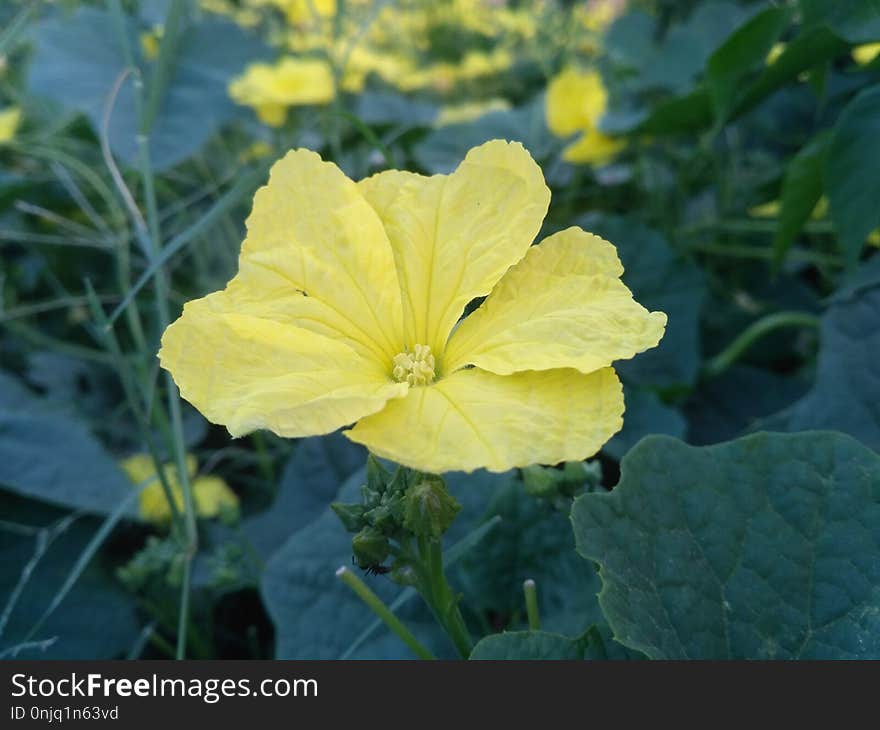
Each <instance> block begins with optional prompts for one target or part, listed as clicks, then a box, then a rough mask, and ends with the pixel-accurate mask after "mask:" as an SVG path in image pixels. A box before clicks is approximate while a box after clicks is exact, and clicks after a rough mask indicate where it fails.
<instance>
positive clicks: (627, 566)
mask: <svg viewBox="0 0 880 730" xmlns="http://www.w3.org/2000/svg"><path fill="white" fill-rule="evenodd" d="M572 522H573V524H574V531H575V537H576V540H577V545H578V550H579V551H580V553H581V554H582V555H583V556H584V557H587V558H590V559H591V560H597V561H598V562H599V563H600V575H601V576H602V584H603V587H602V593H601V594H600V596H599V602H600V604H601V606H602V610H603V611H604V613H605V617H606V619H607V620H608V623H609V625H610V626H611V628H612V629H613V631H614V636H615V638H616V639H617V640H618V641H620V642H621V643H623V644H624V645H626V646H629V647H631V648H634V649H638V650H639V651H643V652H644V653H645V654H647V655H648V656H649V657H650V658H652V659H686V658H692V659H696V658H699V659H728V658H754V659H832V658H847V659H869V658H875V659H876V658H880V457H878V456H877V454H875V453H873V452H872V451H870V450H869V449H867V448H865V447H864V446H863V445H861V444H859V443H858V442H857V441H855V440H854V439H852V438H850V437H849V436H846V435H843V434H839V433H833V432H821V431H820V432H811V433H803V434H793V435H792V434H767V433H759V434H754V435H752V436H747V437H745V438H742V439H739V440H737V441H732V442H730V443H726V444H721V445H718V446H707V447H693V446H687V445H686V444H684V443H682V442H680V441H677V440H675V439H672V438H668V437H665V436H654V437H650V438H647V439H645V440H643V441H642V442H641V443H640V444H639V445H638V446H637V447H636V448H635V449H633V450H632V451H631V452H630V453H629V454H628V455H627V456H626V458H625V459H624V460H623V464H622V465H621V479H620V483H619V484H618V485H617V487H616V488H615V489H614V490H613V491H612V492H610V493H607V494H595V493H593V494H586V495H584V496H582V497H580V498H579V499H577V500H576V501H575V504H574V507H573V509H572Z"/></svg>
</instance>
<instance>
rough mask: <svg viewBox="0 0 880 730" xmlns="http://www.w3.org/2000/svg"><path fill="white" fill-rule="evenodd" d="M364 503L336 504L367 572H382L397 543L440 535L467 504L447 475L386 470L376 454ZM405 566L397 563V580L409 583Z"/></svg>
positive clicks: (369, 467)
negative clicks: (453, 491) (449, 487)
mask: <svg viewBox="0 0 880 730" xmlns="http://www.w3.org/2000/svg"><path fill="white" fill-rule="evenodd" d="M361 495H362V500H361V502H359V503H349V504H345V503H341V502H334V503H333V504H332V505H331V507H332V508H333V511H334V512H336V514H337V516H338V517H339V519H340V521H341V522H342V524H343V525H344V526H345V529H346V530H348V531H349V532H353V533H355V534H354V537H353V538H352V552H353V554H354V559H355V562H356V563H357V564H358V566H359V567H361V568H363V569H366V570H370V569H373V570H376V569H377V568H378V567H379V566H381V565H382V563H383V562H384V561H385V560H387V559H388V557H389V556H391V555H392V554H393V553H394V549H393V544H392V543H393V542H396V543H398V544H401V543H403V542H406V541H407V540H408V539H409V538H411V537H416V538H418V537H430V538H437V539H439V538H440V537H441V536H442V535H443V533H444V532H446V530H447V529H448V528H449V526H450V525H451V524H452V521H453V520H454V519H455V516H456V514H457V513H458V511H459V510H460V509H461V506H460V505H459V504H458V502H457V501H456V500H455V498H454V497H452V496H451V495H450V494H449V493H448V492H447V491H446V485H445V484H444V483H443V479H442V478H441V477H438V476H434V475H431V474H422V473H420V472H415V471H411V470H409V469H404V468H397V469H396V470H395V471H394V472H393V473H391V472H389V471H388V470H386V469H385V468H384V467H383V466H382V465H381V464H380V463H379V462H378V461H377V460H376V459H375V458H373V457H372V456H370V457H369V459H368V460H367V483H366V484H365V485H364V486H363V488H362V489H361ZM404 568H405V566H404V565H402V564H400V561H396V562H395V566H394V569H395V576H393V577H395V578H396V579H399V580H401V581H402V582H406V580H405V570H404V571H403V572H402V573H401V574H400V575H399V576H397V575H396V574H397V573H399V572H401V570H403V569H404Z"/></svg>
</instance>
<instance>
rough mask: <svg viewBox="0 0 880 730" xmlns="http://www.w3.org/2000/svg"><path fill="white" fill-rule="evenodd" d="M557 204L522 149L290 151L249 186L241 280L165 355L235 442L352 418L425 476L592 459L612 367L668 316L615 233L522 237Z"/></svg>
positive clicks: (193, 312)
mask: <svg viewBox="0 0 880 730" xmlns="http://www.w3.org/2000/svg"><path fill="white" fill-rule="evenodd" d="M549 202H550V191H549V190H548V188H547V186H546V184H545V183H544V177H543V175H542V173H541V169H540V168H539V167H538V165H537V164H535V162H534V160H532V158H531V156H530V155H529V153H528V152H527V151H526V150H525V148H524V147H523V146H522V145H520V144H519V143H508V142H503V141H500V140H494V141H491V142H487V143H486V144H483V145H481V146H479V147H476V148H474V149H472V150H471V151H470V152H469V153H468V154H467V156H466V158H465V159H464V161H463V162H462V163H461V164H460V165H459V167H458V168H457V169H456V170H455V172H453V173H452V174H450V175H434V176H432V177H425V176H422V175H418V174H414V173H411V172H405V171H398V170H388V171H385V172H381V173H379V174H377V175H374V176H372V177H370V178H367V179H365V180H362V181H360V182H359V183H355V182H353V181H352V180H350V179H348V178H347V177H346V176H345V175H344V173H343V172H342V171H341V170H340V169H339V168H338V167H336V165H334V164H333V163H330V162H325V161H323V160H322V159H321V158H320V157H319V156H318V155H317V154H315V153H314V152H311V151H308V150H302V149H300V150H293V151H291V152H289V153H288V154H287V155H286V156H285V157H284V158H283V159H281V160H280V161H278V162H277V163H276V164H275V165H274V166H273V168H272V171H271V173H270V176H269V182H268V184H267V185H266V186H265V187H263V188H261V189H260V190H259V191H258V192H257V194H256V196H255V197H254V206H253V211H252V212H251V215H250V217H249V218H248V221H247V229H248V232H247V237H246V239H245V241H244V244H243V245H242V250H241V256H240V258H239V270H238V274H237V275H236V276H235V277H234V278H233V279H232V281H230V282H229V284H228V285H227V286H226V288H225V289H224V290H223V291H219V292H215V293H213V294H210V295H208V296H206V297H204V298H202V299H197V300H194V301H191V302H188V303H187V304H186V306H185V307H184V310H183V314H182V315H181V317H180V318H179V319H178V320H177V321H176V322H174V323H173V324H172V325H171V326H170V327H168V329H167V330H166V331H165V333H164V335H163V337H162V348H161V350H160V352H159V358H160V361H161V364H162V367H164V368H166V369H167V370H169V371H170V372H171V374H172V376H173V377H174V380H175V381H176V383H177V384H178V386H179V387H180V390H181V393H182V394H183V397H184V398H186V399H187V400H188V401H189V402H190V403H192V404H193V405H195V406H196V407H197V408H198V409H199V410H200V411H201V412H202V413H203V414H205V416H206V417H207V418H208V419H209V420H211V421H212V422H214V423H222V424H225V425H226V427H227V428H228V429H229V431H230V433H231V434H232V435H233V436H241V435H244V434H246V433H249V432H251V431H253V430H255V429H260V428H267V429H270V430H271V431H273V432H275V433H276V434H278V435H280V436H284V437H301V436H309V435H316V434H324V433H330V432H332V431H335V430H336V429H338V428H341V427H343V426H346V425H349V424H352V423H355V422H356V423H357V425H356V426H355V427H354V428H353V429H351V430H348V431H346V432H345V434H346V435H347V436H348V438H350V439H351V440H353V441H356V442H358V443H361V444H364V445H365V446H367V447H368V448H369V449H370V450H371V451H372V452H373V453H375V454H377V455H379V456H382V457H386V458H389V459H392V460H394V461H396V462H398V463H401V464H404V465H406V466H409V467H412V468H415V469H420V470H422V471H426V472H435V473H440V472H445V471H450V470H464V471H472V470H474V469H478V468H486V469H489V470H491V471H505V470H507V469H510V468H512V467H515V466H525V465H527V464H532V463H556V462H559V461H565V460H576V459H583V458H585V457H588V456H590V455H592V454H594V453H595V452H596V451H597V450H598V449H599V448H600V447H601V446H602V444H604V443H605V442H606V441H607V440H608V439H609V438H610V437H611V436H612V435H613V434H614V433H615V432H616V431H617V430H619V428H620V427H621V424H622V413H623V407H624V405H623V394H622V390H621V386H620V381H619V380H618V379H617V375H616V374H615V372H614V370H613V368H612V367H611V364H612V363H613V362H614V361H616V360H621V359H627V358H631V357H633V356H634V355H635V354H637V353H639V352H642V351H643V350H646V349H648V348H651V347H654V346H655V345H656V344H657V343H658V341H659V340H660V338H661V337H662V335H663V331H664V328H665V325H666V315H665V314H663V313H662V312H648V311H647V310H645V309H644V308H643V307H642V306H641V305H639V304H638V303H637V302H635V301H634V300H633V298H632V294H631V293H630V291H629V290H628V289H627V287H626V286H625V285H624V284H623V282H622V281H621V280H620V275H621V273H622V271H623V267H622V266H621V265H620V262H619V260H618V258H617V253H616V251H615V249H614V246H612V245H611V244H610V243H608V242H607V241H603V240H602V239H600V238H598V237H597V236H594V235H592V234H590V233H586V232H585V231H583V230H581V229H580V228H568V229H566V230H564V231H561V232H559V233H556V234H553V235H551V236H549V237H548V238H547V239H545V240H544V242H543V243H541V244H540V245H539V246H535V247H531V244H532V241H533V239H534V237H535V235H536V234H537V233H538V231H539V229H540V228H541V225H542V221H543V219H544V216H545V214H546V212H547V208H548V205H549ZM487 295H488V296H487ZM484 296H486V297H487V298H486V299H485V301H484V302H483V303H482V305H481V306H480V307H479V308H478V309H477V310H476V311H474V312H473V313H472V314H470V315H469V316H468V317H467V318H465V319H464V320H463V321H462V322H459V319H460V318H461V316H462V314H463V312H464V310H465V307H466V306H467V305H468V304H469V303H470V302H472V301H473V300H474V299H476V298H479V297H484Z"/></svg>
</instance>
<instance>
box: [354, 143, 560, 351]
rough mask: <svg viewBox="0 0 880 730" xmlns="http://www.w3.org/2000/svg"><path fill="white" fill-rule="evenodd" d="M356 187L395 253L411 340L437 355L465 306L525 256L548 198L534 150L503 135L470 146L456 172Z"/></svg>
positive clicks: (389, 178)
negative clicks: (505, 138) (382, 227)
mask: <svg viewBox="0 0 880 730" xmlns="http://www.w3.org/2000/svg"><path fill="white" fill-rule="evenodd" d="M359 184H360V186H361V190H362V191H363V193H364V195H365V196H366V198H367V200H368V201H369V202H370V204H371V205H372V206H373V207H374V208H375V209H376V212H377V213H378V214H379V216H380V218H381V219H382V222H383V224H384V225H385V230H386V231H387V233H388V238H389V239H390V241H391V246H392V248H393V250H394V259H395V262H396V264H397V269H398V274H399V278H400V286H401V289H402V300H403V308H404V330H405V338H406V340H405V341H406V344H407V345H408V346H410V347H412V346H413V345H415V344H423V345H429V346H430V347H431V349H432V350H433V351H434V352H441V351H442V349H443V346H444V345H445V343H446V339H447V337H448V336H449V332H450V331H451V329H452V327H453V326H454V325H455V323H456V321H458V318H459V317H460V316H461V313H462V312H463V311H464V308H465V306H466V305H467V303H468V302H469V301H471V300H472V299H474V298H475V297H480V296H484V295H486V294H488V293H489V292H490V291H491V290H492V287H493V286H494V285H495V283H496V282H497V281H498V280H499V279H500V278H501V276H502V275H503V274H504V272H505V271H506V270H507V269H508V268H509V267H510V266H511V265H512V264H515V263H516V262H517V261H519V260H520V259H521V258H522V257H523V255H524V254H525V252H526V251H527V250H528V247H529V245H530V244H531V243H532V241H533V239H534V237H535V236H536V235H537V233H538V230H539V229H540V228H541V222H542V221H543V219H544V215H545V214H546V212H547V207H548V205H549V203H550V191H549V190H548V188H547V186H546V185H545V184H544V177H543V175H542V173H541V169H540V168H539V167H538V165H537V164H535V161H534V160H533V159H532V158H531V155H529V153H528V152H527V151H526V149H525V148H524V147H523V146H522V145H521V144H519V143H517V142H513V143H510V142H503V141H501V140H493V141H491V142H487V143H486V144H483V145H481V146H479V147H475V148H474V149H472V150H471V151H470V152H469V153H468V155H467V157H466V158H465V159H464V161H463V162H462V163H461V165H459V167H458V169H457V170H456V171H455V172H454V173H452V174H451V175H435V176H433V177H424V176H421V175H414V174H412V173H407V172H399V171H396V170H391V171H388V172H383V173H379V174H378V175H374V176H373V177H370V178H368V179H366V180H362V181H361V182H360V183H359Z"/></svg>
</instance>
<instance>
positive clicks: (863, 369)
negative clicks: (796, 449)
mask: <svg viewBox="0 0 880 730" xmlns="http://www.w3.org/2000/svg"><path fill="white" fill-rule="evenodd" d="M878 323H880V286H870V287H867V288H864V289H857V290H855V291H854V292H853V293H852V294H851V295H850V296H848V297H843V296H841V297H840V298H838V299H837V300H835V302H834V303H833V304H832V306H831V307H829V309H828V311H827V312H826V313H825V314H824V315H823V316H822V328H821V342H822V345H821V349H820V351H819V363H818V366H817V368H816V380H815V383H814V384H813V387H812V388H811V389H810V390H809V392H808V393H807V394H806V395H805V396H804V397H803V398H801V399H800V400H798V401H797V402H795V403H794V404H793V405H792V406H791V407H790V408H788V409H787V410H785V411H783V412H782V413H779V414H777V415H775V416H771V417H770V418H769V419H767V420H766V421H763V422H761V423H760V427H761V428H764V429H773V430H780V431H806V430H810V429H819V428H828V429H834V430H836V431H843V432H845V433H848V434H849V435H851V436H854V437H855V438H857V439H859V440H860V441H861V442H862V443H864V444H866V445H867V446H870V447H871V448H872V449H874V450H875V451H880V357H878V355H877V354H878V353H880V327H878Z"/></svg>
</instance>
